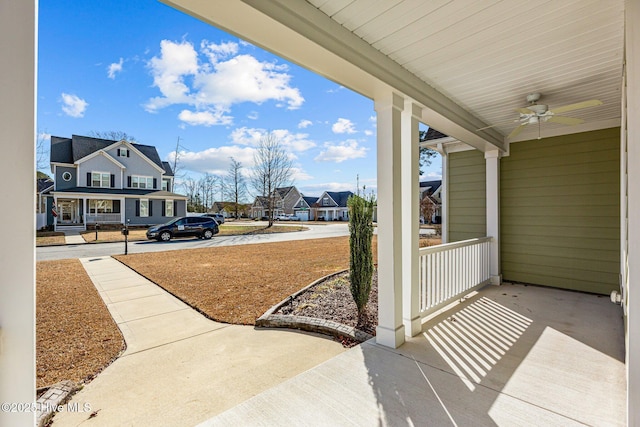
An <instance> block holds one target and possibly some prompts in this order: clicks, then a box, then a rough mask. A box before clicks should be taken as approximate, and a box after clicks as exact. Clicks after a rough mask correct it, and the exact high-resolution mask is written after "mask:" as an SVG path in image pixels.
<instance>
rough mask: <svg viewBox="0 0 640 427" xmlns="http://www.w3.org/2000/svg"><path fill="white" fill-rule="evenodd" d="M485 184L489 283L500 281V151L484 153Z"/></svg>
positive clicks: (498, 282) (494, 283) (496, 283)
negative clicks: (489, 238) (488, 240)
mask: <svg viewBox="0 0 640 427" xmlns="http://www.w3.org/2000/svg"><path fill="white" fill-rule="evenodd" d="M484 158H485V162H486V184H487V236H489V237H492V239H491V255H490V257H491V259H490V262H489V273H490V275H491V284H492V285H499V284H500V283H502V276H501V274H500V152H499V151H498V150H492V151H487V152H486V153H484Z"/></svg>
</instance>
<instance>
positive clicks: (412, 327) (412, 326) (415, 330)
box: [402, 316, 422, 337]
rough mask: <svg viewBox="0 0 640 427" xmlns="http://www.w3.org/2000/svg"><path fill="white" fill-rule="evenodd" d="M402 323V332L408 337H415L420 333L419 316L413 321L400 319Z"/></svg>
mask: <svg viewBox="0 0 640 427" xmlns="http://www.w3.org/2000/svg"><path fill="white" fill-rule="evenodd" d="M402 322H403V323H404V331H405V333H406V335H407V336H408V337H415V336H416V335H418V334H419V333H420V332H422V319H421V318H420V316H417V317H414V318H413V319H402Z"/></svg>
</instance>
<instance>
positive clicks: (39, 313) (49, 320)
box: [36, 259, 125, 387]
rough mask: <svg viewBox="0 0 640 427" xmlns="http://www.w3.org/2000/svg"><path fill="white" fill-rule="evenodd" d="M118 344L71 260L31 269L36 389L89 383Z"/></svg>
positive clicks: (112, 326)
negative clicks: (33, 272)
mask: <svg viewBox="0 0 640 427" xmlns="http://www.w3.org/2000/svg"><path fill="white" fill-rule="evenodd" d="M124 346H125V344H124V339H123V337H122V335H121V334H120V330H119V329H118V326H117V325H116V323H115V322H114V321H113V318H112V317H111V315H110V314H109V310H108V309H107V307H106V306H105V305H104V302H103V301H102V298H101V297H100V295H99V294H98V291H97V290H96V288H95V286H94V285H93V283H92V282H91V279H89V276H88V275H87V273H86V271H85V269H84V268H83V267H82V264H81V263H80V261H78V260H77V259H67V260H61V261H40V262H38V263H37V264H36V386H37V387H44V386H48V385H52V384H54V383H57V382H59V381H62V380H71V381H74V382H76V383H80V382H85V381H89V380H91V379H92V378H93V377H95V375H97V374H98V373H99V372H100V371H102V369H104V368H105V367H106V366H108V365H109V364H110V363H111V362H112V361H113V360H114V359H115V358H116V357H117V356H118V355H119V354H120V353H121V352H122V351H123V350H124Z"/></svg>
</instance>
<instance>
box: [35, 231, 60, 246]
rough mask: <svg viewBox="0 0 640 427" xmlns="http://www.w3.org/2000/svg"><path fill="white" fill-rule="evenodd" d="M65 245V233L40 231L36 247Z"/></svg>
mask: <svg viewBox="0 0 640 427" xmlns="http://www.w3.org/2000/svg"><path fill="white" fill-rule="evenodd" d="M50 245H64V233H62V232H60V231H38V232H37V233H36V246H50Z"/></svg>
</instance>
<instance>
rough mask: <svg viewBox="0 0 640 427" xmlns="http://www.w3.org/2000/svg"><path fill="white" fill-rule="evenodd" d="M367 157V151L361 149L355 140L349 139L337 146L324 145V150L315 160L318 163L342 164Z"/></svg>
mask: <svg viewBox="0 0 640 427" xmlns="http://www.w3.org/2000/svg"><path fill="white" fill-rule="evenodd" d="M366 155H367V149H366V148H365V147H360V146H359V145H358V141H356V140H355V139H348V140H346V141H343V142H340V143H339V144H337V145H334V144H331V143H325V144H324V150H323V151H321V152H320V154H318V156H317V157H316V158H315V159H314V160H315V161H317V162H336V163H341V162H344V161H345V160H351V159H358V158H362V157H365V156H366Z"/></svg>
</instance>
